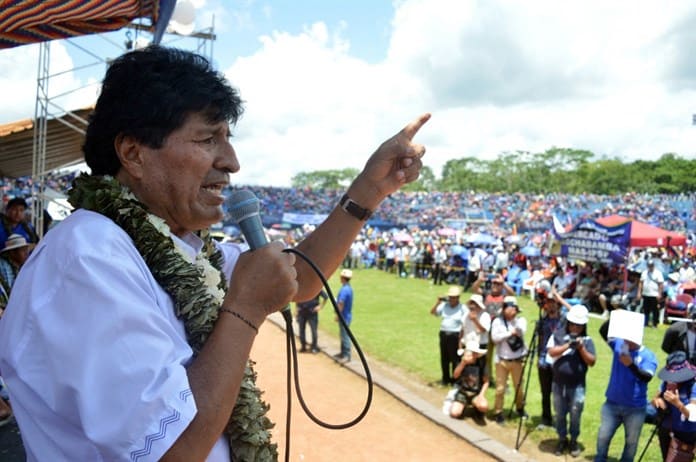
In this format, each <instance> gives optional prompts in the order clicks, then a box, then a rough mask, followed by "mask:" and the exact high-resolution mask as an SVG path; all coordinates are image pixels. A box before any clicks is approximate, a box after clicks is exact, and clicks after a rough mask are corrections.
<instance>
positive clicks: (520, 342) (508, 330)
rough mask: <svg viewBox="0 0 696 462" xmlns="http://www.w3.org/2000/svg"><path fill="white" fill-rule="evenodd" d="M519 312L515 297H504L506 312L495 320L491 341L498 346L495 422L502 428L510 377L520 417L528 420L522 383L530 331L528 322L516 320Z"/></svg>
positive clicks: (492, 326)
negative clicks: (526, 342) (526, 341)
mask: <svg viewBox="0 0 696 462" xmlns="http://www.w3.org/2000/svg"><path fill="white" fill-rule="evenodd" d="M519 312H520V308H519V306H518V304H517V299H516V298H515V297H512V296H508V297H505V299H504V301H503V312H502V314H501V316H498V317H497V318H495V319H494V320H493V323H492V324H491V339H492V340H493V343H494V344H495V353H496V355H495V421H496V422H497V423H499V424H502V423H504V422H505V417H504V416H503V401H504V399H505V385H506V384H507V381H508V376H509V375H511V376H512V383H513V386H514V389H515V405H516V408H517V414H518V415H519V416H520V417H526V414H525V412H524V396H523V394H522V393H520V383H521V381H522V368H523V361H524V359H525V358H526V356H527V347H526V345H525V343H524V334H525V332H526V331H527V320H526V319H525V318H523V317H521V316H519V317H518V316H517V314H518V313H519Z"/></svg>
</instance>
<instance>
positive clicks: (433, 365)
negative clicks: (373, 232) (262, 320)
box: [319, 269, 666, 461]
mask: <svg viewBox="0 0 696 462" xmlns="http://www.w3.org/2000/svg"><path fill="white" fill-rule="evenodd" d="M351 285H352V286H353V290H354V294H355V302H354V306H353V323H352V325H351V329H352V331H353V333H354V335H355V336H356V338H357V340H358V343H359V344H360V346H361V347H362V349H363V350H364V351H365V352H367V353H368V354H369V355H370V356H371V357H373V358H376V359H378V360H380V361H383V362H385V363H388V364H391V365H393V366H396V367H398V368H400V369H402V370H404V371H407V372H409V373H412V374H414V375H415V376H417V377H419V379H420V380H422V382H423V383H432V382H437V381H439V380H440V378H441V374H440V365H439V364H440V360H439V350H438V331H439V325H440V319H439V318H437V317H435V316H433V315H431V314H430V308H431V307H432V306H433V304H434V303H435V300H436V298H437V297H438V296H442V295H444V294H445V292H446V291H447V286H446V285H442V286H433V285H431V284H430V282H429V281H425V280H420V279H411V278H408V279H406V278H398V277H396V275H394V274H387V273H384V272H383V271H379V270H375V269H367V270H356V271H354V276H353V280H352V282H351ZM330 287H331V290H332V291H333V293H334V295H337V294H338V290H339V288H340V282H339V280H338V277H337V276H336V275H335V276H334V277H332V278H331V279H330ZM466 300H467V294H466V293H465V294H462V302H463V303H464V302H466ZM518 301H519V302H520V306H521V307H522V310H523V311H522V313H521V315H522V316H524V317H525V318H526V319H527V321H528V325H529V326H530V328H529V329H528V332H527V341H528V342H529V340H530V339H531V336H532V333H531V331H532V328H531V327H532V326H533V325H534V322H535V321H536V320H537V319H538V316H539V311H538V308H537V305H536V304H535V303H534V302H533V301H532V300H531V299H530V298H529V297H528V296H521V297H518ZM331 311H332V308H330V307H329V304H328V303H327V305H326V306H325V308H324V310H322V312H321V314H320V320H319V328H320V331H321V332H320V339H321V335H332V336H334V337H338V327H337V323H336V322H334V320H333V319H334V318H333V313H332V312H331ZM601 323H602V321H601V320H599V319H595V318H590V323H589V326H588V329H587V330H588V335H590V336H591V337H592V339H593V340H594V342H595V347H596V350H597V363H596V365H595V366H594V367H593V368H591V369H590V370H589V372H588V374H587V391H586V402H585V409H584V411H583V415H582V427H581V434H580V438H579V441H580V442H581V444H582V445H584V447H585V450H584V451H583V453H582V454H581V456H580V457H581V458H582V459H585V460H591V459H592V458H593V457H594V454H595V445H596V441H597V431H598V429H599V424H600V408H601V405H602V403H603V402H604V391H605V389H606V385H607V382H608V378H609V373H610V370H611V350H610V349H609V347H608V346H607V344H606V343H605V342H604V341H603V340H602V338H601V336H600V335H599V332H598V329H599V326H600V325H601ZM665 329H666V326H664V325H661V326H659V327H658V328H657V329H646V331H645V334H644V344H645V345H646V346H647V347H648V348H650V349H651V350H652V351H653V352H654V353H655V354H656V355H657V359H658V364H659V366H660V367H662V365H663V364H664V361H665V358H666V354H665V353H664V352H662V350H661V349H660V344H661V342H662V336H663V334H664V331H665ZM353 356H354V357H355V356H356V355H355V354H354V355H353ZM535 361H536V359H535ZM526 376H527V371H525V377H526ZM659 385H660V380H659V379H658V378H657V377H656V378H654V379H653V380H652V381H651V382H650V384H649V387H648V398H652V396H654V394H655V392H656V390H657V388H658V387H659ZM445 393H446V390H445V389H443V398H444V395H445ZM487 396H488V399H489V402H490V404H491V406H492V404H493V399H494V390H493V389H492V388H490V389H489V391H488V395H487ZM511 402H512V397H511V395H507V396H506V398H505V410H506V415H507V411H508V410H509V408H510V403H511ZM526 410H527V412H528V413H529V415H530V419H529V420H528V421H527V422H526V424H525V425H528V426H529V428H530V430H531V429H533V428H536V426H537V425H538V424H539V419H540V414H541V396H540V393H539V382H538V378H537V372H536V364H534V366H533V370H532V371H531V375H530V380H529V388H528V392H527V404H526ZM513 427H514V429H513ZM488 428H489V429H492V430H495V427H491V426H490V425H489V426H488ZM506 429H508V430H509V431H511V432H512V431H515V432H516V429H517V424H516V421H515V423H514V425H509V424H508V426H507V427H506ZM653 429H654V426H652V425H645V426H644V427H643V431H642V433H641V441H640V444H639V447H638V453H637V454H636V460H638V457H639V456H640V454H641V452H642V451H643V448H644V447H645V445H646V443H647V441H648V439H649V437H650V435H651V433H652V430H653ZM443 431H444V430H443ZM529 438H531V441H529V440H527V441H526V442H525V444H530V443H531V444H535V445H538V444H539V443H540V442H541V441H542V440H549V439H553V438H555V431H554V430H553V429H544V430H536V431H532V432H531V433H530V436H529ZM622 448H623V428H619V430H618V431H617V432H616V435H615V436H614V439H613V440H612V444H611V447H610V450H609V455H610V460H611V458H614V459H618V457H619V456H620V455H621V450H622ZM659 460H662V457H661V455H660V449H659V444H658V441H657V436H655V437H654V438H653V439H652V442H651V444H650V447H649V448H648V450H647V452H646V453H645V456H644V457H643V461H659Z"/></svg>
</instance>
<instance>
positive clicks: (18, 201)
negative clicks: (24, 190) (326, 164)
mask: <svg viewBox="0 0 696 462" xmlns="http://www.w3.org/2000/svg"><path fill="white" fill-rule="evenodd" d="M16 205H21V206H22V207H24V208H25V209H26V208H27V207H28V205H27V201H26V200H25V199H24V198H23V197H13V198H12V199H10V200H9V201H7V205H6V206H5V210H9V209H11V208H12V207H14V206H16Z"/></svg>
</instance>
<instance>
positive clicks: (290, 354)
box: [281, 248, 373, 462]
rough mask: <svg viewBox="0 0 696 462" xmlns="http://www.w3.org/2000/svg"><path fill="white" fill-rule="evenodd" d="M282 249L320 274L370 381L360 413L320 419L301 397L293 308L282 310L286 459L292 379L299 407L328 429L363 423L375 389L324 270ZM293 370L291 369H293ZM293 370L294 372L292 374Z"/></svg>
mask: <svg viewBox="0 0 696 462" xmlns="http://www.w3.org/2000/svg"><path fill="white" fill-rule="evenodd" d="M283 252H289V253H294V254H295V255H298V256H299V257H301V258H302V259H303V260H304V261H305V262H307V264H308V265H309V266H310V267H311V268H312V269H313V270H314V272H315V273H316V274H317V276H319V279H320V280H321V282H322V284H323V285H324V288H325V289H326V293H327V295H328V296H329V300H331V304H332V305H333V308H334V311H335V312H336V315H337V316H338V321H339V322H340V323H341V325H342V326H343V328H344V329H346V332H347V333H348V337H350V340H351V342H352V343H353V345H354V346H355V350H356V351H357V352H358V356H359V357H360V362H361V363H362V365H363V370H364V371H365V379H366V380H367V398H366V400H365V406H364V407H363V410H362V411H361V412H360V414H359V415H358V416H357V417H355V418H354V419H352V420H350V421H349V422H346V423H341V424H331V423H328V422H324V421H323V420H321V419H319V418H318V417H317V416H315V415H314V414H313V413H312V411H311V410H310V409H309V407H308V406H307V403H305V400H304V397H303V396H302V388H301V387H300V379H299V372H298V364H297V345H296V344H295V333H294V331H293V328H292V313H291V311H290V308H287V309H285V310H283V311H281V314H282V315H283V319H285V325H286V329H285V333H286V335H285V338H286V354H287V365H288V367H287V377H286V383H287V389H286V392H287V393H286V395H287V407H286V424H285V460H286V461H287V462H289V461H290V420H291V411H292V409H291V408H292V405H291V404H292V378H294V380H295V390H297V399H298V401H299V402H300V407H302V409H303V410H304V412H305V414H306V415H307V417H309V418H310V419H311V420H312V421H313V422H314V423H316V424H317V425H319V426H321V427H324V428H328V429H330V430H343V429H346V428H349V427H352V426H354V425H356V424H357V423H358V422H360V421H361V420H362V419H363V418H364V417H365V416H366V415H367V412H368V411H369V409H370V405H371V403H372V390H373V382H372V374H371V373H370V368H369V366H368V364H367V360H366V359H365V355H364V354H363V352H362V350H361V349H360V345H358V341H357V340H356V338H355V336H353V333H352V332H351V330H350V328H349V327H348V325H347V324H346V322H345V320H344V319H343V316H342V315H341V313H340V312H339V311H338V304H337V303H336V299H335V298H334V295H333V292H331V288H330V287H329V283H328V281H327V280H326V278H325V277H324V275H323V274H322V272H321V270H320V269H319V268H318V267H317V265H316V264H314V262H313V261H312V260H310V259H309V257H307V256H306V255H305V254H303V253H302V252H300V251H299V250H297V249H293V248H288V249H285V250H283ZM291 366H292V367H291ZM291 369H292V371H291ZM293 372H294V374H293Z"/></svg>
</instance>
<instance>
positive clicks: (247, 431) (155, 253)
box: [68, 173, 278, 461]
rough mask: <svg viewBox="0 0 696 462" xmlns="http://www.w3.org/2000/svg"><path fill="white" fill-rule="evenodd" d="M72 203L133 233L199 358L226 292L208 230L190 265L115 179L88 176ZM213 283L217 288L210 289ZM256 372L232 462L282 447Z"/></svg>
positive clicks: (241, 405)
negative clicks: (273, 439)
mask: <svg viewBox="0 0 696 462" xmlns="http://www.w3.org/2000/svg"><path fill="white" fill-rule="evenodd" d="M68 200H69V201H70V203H71V204H72V205H73V207H75V208H83V209H87V210H91V211H93V212H97V213H100V214H102V215H104V216H106V217H108V218H110V219H111V220H113V221H114V223H116V224H117V225H118V226H120V227H121V228H122V229H123V230H124V231H126V233H128V235H129V236H130V237H131V239H133V243H134V244H135V247H136V248H137V249H138V252H140V255H142V257H143V259H144V260H145V262H146V263H147V265H148V267H149V268H150V271H151V272H152V275H153V276H154V278H155V280H156V281H157V282H158V283H159V284H160V285H161V286H162V288H163V289H164V290H165V291H166V292H167V293H168V294H169V295H170V296H171V297H172V300H173V302H174V309H175V312H176V315H177V317H178V318H179V319H181V320H182V321H183V322H184V325H185V326H186V334H187V338H188V342H189V345H191V348H192V349H193V353H194V356H195V355H198V353H199V352H200V351H201V348H202V347H203V344H204V343H205V341H206V339H207V338H208V336H209V335H210V333H211V332H212V330H213V327H214V326H215V322H216V321H217V318H218V315H219V309H220V306H221V303H222V297H223V296H224V293H225V291H226V290H227V284H226V283H225V277H224V275H223V274H222V271H221V269H222V264H223V256H222V253H221V252H220V251H219V250H218V249H217V247H216V246H215V244H214V243H213V239H212V238H211V236H210V233H209V232H208V230H203V231H200V233H199V236H200V238H201V239H202V240H203V242H204V245H203V250H202V252H201V254H200V255H199V257H198V259H197V261H196V262H195V263H190V262H188V261H187V260H186V259H184V257H183V256H182V254H181V253H180V251H178V250H177V247H176V245H175V243H174V241H173V240H172V239H171V237H170V230H169V227H168V226H167V225H166V223H164V221H163V220H162V219H161V218H159V217H156V216H155V215H152V214H150V213H148V211H147V209H146V207H145V205H144V204H142V203H141V202H140V201H138V200H137V198H136V197H135V196H134V195H133V194H132V193H131V192H130V191H129V190H128V188H126V187H124V186H123V185H121V184H120V183H119V182H118V181H117V180H116V179H115V178H113V177H110V176H96V175H87V174H85V173H83V174H81V175H80V176H79V177H77V178H75V180H74V181H73V187H72V189H71V190H70V191H69V193H68ZM208 265H212V267H213V268H214V269H215V270H216V271H217V273H218V275H219V277H218V276H216V275H214V274H212V273H211V271H212V270H210V269H209V266H208ZM206 269H208V270H209V271H207V272H206ZM211 281H217V284H215V286H214V287H211V284H212V282H211ZM253 366H254V362H253V361H251V360H249V361H247V365H246V368H245V371H244V378H243V379H242V384H241V387H240V390H239V395H238V396H237V403H236V404H235V406H234V409H233V411H232V415H231V416H230V420H229V422H228V424H227V427H226V430H225V433H226V434H227V435H228V436H229V442H230V451H231V453H232V455H233V460H239V461H276V460H278V447H277V445H276V444H275V443H272V442H271V433H270V430H271V429H272V428H273V427H274V424H273V422H271V421H270V419H269V418H268V417H267V416H266V414H267V412H268V409H269V408H270V406H269V405H268V404H266V403H265V402H264V401H262V400H261V393H262V392H261V390H259V389H258V387H257V386H256V372H255V371H254V367H253Z"/></svg>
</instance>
